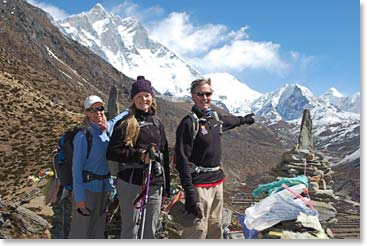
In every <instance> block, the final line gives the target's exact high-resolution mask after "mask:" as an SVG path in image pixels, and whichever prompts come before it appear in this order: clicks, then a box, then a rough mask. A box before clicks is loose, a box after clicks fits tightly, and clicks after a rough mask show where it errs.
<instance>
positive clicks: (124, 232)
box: [117, 179, 162, 239]
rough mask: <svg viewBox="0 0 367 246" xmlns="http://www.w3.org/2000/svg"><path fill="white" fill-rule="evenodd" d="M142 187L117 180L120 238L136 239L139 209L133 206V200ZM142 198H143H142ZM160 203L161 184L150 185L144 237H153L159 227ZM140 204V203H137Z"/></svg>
mask: <svg viewBox="0 0 367 246" xmlns="http://www.w3.org/2000/svg"><path fill="white" fill-rule="evenodd" d="M141 189H142V187H141V186H139V185H134V184H131V183H127V182H125V181H123V180H122V179H118V181H117V194H118V198H119V202H120V213H121V235H120V238H122V239H136V238H137V234H138V229H139V225H138V224H137V222H138V218H139V209H136V208H135V207H134V204H133V203H134V200H135V198H136V197H137V196H138V194H139V193H140V192H141ZM143 199H144V198H143ZM161 203H162V186H150V187H149V198H148V203H147V206H146V216H145V223H144V235H143V238H144V239H155V233H156V231H157V230H158V228H159V214H160V208H161ZM138 205H140V204H138Z"/></svg>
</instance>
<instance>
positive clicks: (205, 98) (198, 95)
mask: <svg viewBox="0 0 367 246" xmlns="http://www.w3.org/2000/svg"><path fill="white" fill-rule="evenodd" d="M212 93H213V92H212V87H211V86H210V85H209V84H207V83H205V84H201V85H197V86H195V88H194V90H193V92H192V93H191V97H192V100H193V101H194V103H195V105H196V106H198V107H199V108H200V109H203V110H207V109H209V108H210V102H211V100H212Z"/></svg>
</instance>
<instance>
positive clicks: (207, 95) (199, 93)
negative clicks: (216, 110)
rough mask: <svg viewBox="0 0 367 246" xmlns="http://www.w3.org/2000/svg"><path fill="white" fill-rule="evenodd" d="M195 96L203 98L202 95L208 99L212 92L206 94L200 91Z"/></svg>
mask: <svg viewBox="0 0 367 246" xmlns="http://www.w3.org/2000/svg"><path fill="white" fill-rule="evenodd" d="M196 95H197V96H198V97H204V95H205V96H206V97H210V96H211V95H213V92H211V91H207V92H203V91H200V92H197V93H196Z"/></svg>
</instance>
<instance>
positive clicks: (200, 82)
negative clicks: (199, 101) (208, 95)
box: [190, 78, 212, 94]
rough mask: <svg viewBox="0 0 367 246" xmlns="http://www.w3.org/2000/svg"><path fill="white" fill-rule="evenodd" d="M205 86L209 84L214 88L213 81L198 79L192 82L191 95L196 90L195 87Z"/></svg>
mask: <svg viewBox="0 0 367 246" xmlns="http://www.w3.org/2000/svg"><path fill="white" fill-rule="evenodd" d="M203 84H208V85H210V86H212V81H211V80H210V78H209V79H197V80H194V81H192V82H191V89H190V92H191V94H192V93H194V89H195V87H197V86H199V85H203Z"/></svg>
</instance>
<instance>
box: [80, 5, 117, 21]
mask: <svg viewBox="0 0 367 246" xmlns="http://www.w3.org/2000/svg"><path fill="white" fill-rule="evenodd" d="M86 15H87V16H88V17H92V19H93V21H96V20H102V19H105V18H110V17H111V14H110V13H109V12H108V11H107V10H106V9H105V8H104V7H103V6H102V4H100V3H97V4H96V5H95V6H94V7H93V8H91V9H90V10H89V11H88V12H87V13H86Z"/></svg>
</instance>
